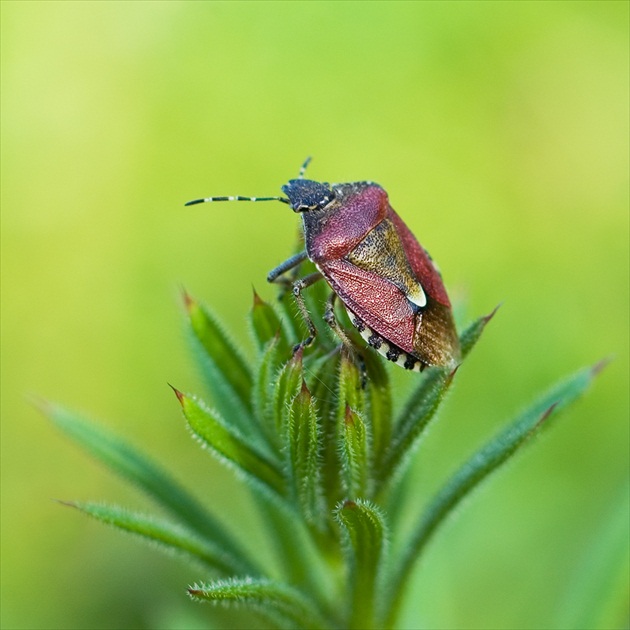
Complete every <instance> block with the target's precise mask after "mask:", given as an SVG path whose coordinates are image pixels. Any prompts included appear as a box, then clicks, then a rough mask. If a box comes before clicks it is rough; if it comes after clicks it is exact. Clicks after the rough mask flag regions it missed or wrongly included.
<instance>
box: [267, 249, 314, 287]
mask: <svg viewBox="0 0 630 630" xmlns="http://www.w3.org/2000/svg"><path fill="white" fill-rule="evenodd" d="M305 260H306V252H300V253H299V254H295V256H291V258H289V259H288V260H285V261H284V262H283V263H280V264H279V265H278V266H277V267H276V268H275V269H272V270H271V271H270V272H269V273H268V274H267V282H276V281H278V282H288V281H287V280H285V279H284V278H280V276H281V275H282V274H284V273H286V272H287V271H289V269H293V268H294V267H297V266H298V265H299V264H300V263H301V262H303V261H305ZM279 278H280V280H278V279H279Z"/></svg>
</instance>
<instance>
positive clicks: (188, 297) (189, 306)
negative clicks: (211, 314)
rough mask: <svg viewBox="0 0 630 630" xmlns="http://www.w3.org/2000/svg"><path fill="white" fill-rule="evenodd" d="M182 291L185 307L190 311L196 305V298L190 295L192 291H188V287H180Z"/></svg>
mask: <svg viewBox="0 0 630 630" xmlns="http://www.w3.org/2000/svg"><path fill="white" fill-rule="evenodd" d="M180 291H181V294H182V300H183V302H184V307H185V308H186V310H187V311H189V312H190V310H191V309H192V308H193V306H194V305H195V300H194V298H193V297H192V296H191V295H190V293H188V291H186V289H185V288H184V287H180Z"/></svg>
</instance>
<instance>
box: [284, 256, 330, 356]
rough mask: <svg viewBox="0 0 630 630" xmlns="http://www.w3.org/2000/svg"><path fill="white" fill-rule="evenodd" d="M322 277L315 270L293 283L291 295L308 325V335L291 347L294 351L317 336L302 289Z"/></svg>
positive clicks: (311, 341)
mask: <svg viewBox="0 0 630 630" xmlns="http://www.w3.org/2000/svg"><path fill="white" fill-rule="evenodd" d="M287 262H289V261H287ZM322 278H323V276H322V274H321V273H319V271H316V272H315V273H311V274H309V275H308V276H305V277H304V278H300V279H299V280H296V281H295V282H294V283H293V297H295V302H296V304H297V306H298V308H299V309H300V313H301V315H302V317H303V318H304V322H305V323H306V326H307V327H308V337H307V338H306V339H305V340H304V341H302V343H299V344H297V346H295V348H293V351H294V352H295V351H296V350H297V349H298V348H300V347H302V348H305V347H307V346H310V345H311V344H312V343H313V339H315V337H316V336H317V328H315V324H314V323H313V320H312V319H311V316H310V314H309V312H308V309H307V308H306V303H305V302H304V297H303V296H302V291H303V290H304V289H306V288H307V287H310V286H311V285H312V284H314V283H315V282H317V281H318V280H321V279H322Z"/></svg>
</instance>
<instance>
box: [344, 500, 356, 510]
mask: <svg viewBox="0 0 630 630" xmlns="http://www.w3.org/2000/svg"><path fill="white" fill-rule="evenodd" d="M356 507H357V504H356V503H355V502H354V501H350V500H348V501H344V502H343V509H344V510H354V509H356Z"/></svg>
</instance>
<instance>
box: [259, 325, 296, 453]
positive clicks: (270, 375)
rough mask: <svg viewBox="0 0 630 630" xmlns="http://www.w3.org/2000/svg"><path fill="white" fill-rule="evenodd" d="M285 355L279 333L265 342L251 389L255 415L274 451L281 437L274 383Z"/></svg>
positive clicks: (278, 446)
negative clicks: (277, 420) (277, 423)
mask: <svg viewBox="0 0 630 630" xmlns="http://www.w3.org/2000/svg"><path fill="white" fill-rule="evenodd" d="M287 356H288V355H287V354H286V353H285V352H283V351H281V343H280V335H276V336H275V337H274V338H273V339H271V340H270V341H269V342H267V344H266V346H265V347H264V349H263V351H262V354H261V357H260V361H259V363H258V367H257V369H256V382H255V383H254V389H253V396H254V411H255V417H256V418H257V419H258V421H259V422H260V424H261V427H262V430H263V432H264V434H265V436H266V440H267V443H268V444H270V445H273V448H274V451H275V452H279V451H280V447H281V439H280V434H279V433H278V430H277V427H276V420H275V412H274V385H275V382H276V380H277V379H278V375H279V371H280V366H281V365H282V363H283V362H284V361H286V357H287Z"/></svg>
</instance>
